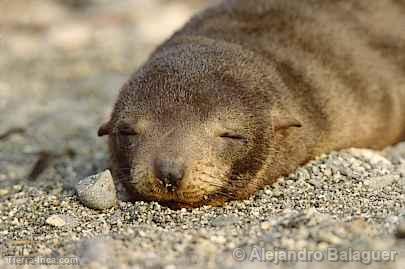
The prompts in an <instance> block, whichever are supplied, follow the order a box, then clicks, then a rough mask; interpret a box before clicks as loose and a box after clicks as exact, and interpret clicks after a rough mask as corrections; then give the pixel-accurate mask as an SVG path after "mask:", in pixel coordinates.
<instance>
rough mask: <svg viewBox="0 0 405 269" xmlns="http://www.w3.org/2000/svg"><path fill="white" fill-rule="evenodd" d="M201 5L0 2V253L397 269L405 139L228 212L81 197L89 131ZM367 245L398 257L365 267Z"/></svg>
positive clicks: (154, 262)
mask: <svg viewBox="0 0 405 269" xmlns="http://www.w3.org/2000/svg"><path fill="white" fill-rule="evenodd" d="M83 3H84V4H83ZM205 5H207V3H205V2H204V1H201V2H200V1H168V0H166V1H164V0H161V1H158V0H132V1H130V0H125V1H124V0H122V1H104V0H99V1H74V0H72V1H62V0H61V1H56V0H54V1H50V0H49V1H48V0H41V1H34V0H31V1H28V0H13V1H7V0H0V10H1V13H2V14H1V16H0V235H1V236H0V253H1V254H2V256H3V257H10V256H11V257H13V256H14V257H15V256H17V257H52V258H55V259H56V258H59V257H65V258H66V257H72V259H71V261H73V262H74V261H76V260H79V261H80V262H81V264H82V265H85V266H88V267H92V268H167V269H169V268H170V269H172V268H190V266H193V267H196V268H266V266H268V265H274V260H273V259H272V256H271V255H268V256H267V262H268V263H265V262H263V260H266V259H265V258H266V256H264V254H266V253H267V254H269V253H270V254H277V255H278V256H277V257H279V258H280V259H282V258H283V257H282V254H283V253H285V252H283V251H284V250H302V249H305V250H306V251H307V254H308V252H311V251H315V252H316V253H318V254H319V255H326V254H327V253H328V251H329V253H330V252H331V251H333V250H335V251H340V252H339V253H341V254H342V256H341V258H340V262H333V261H330V262H329V263H328V262H326V261H323V262H318V261H316V262H315V261H314V262H301V263H296V264H295V263H281V264H280V265H279V266H280V267H281V268H285V267H296V268H361V267H363V266H367V268H403V267H404V265H405V253H404V249H405V240H404V239H403V238H404V237H405V144H403V145H397V146H395V147H392V148H389V149H386V150H385V151H383V152H373V151H368V150H347V151H343V152H335V153H332V154H330V155H325V156H321V157H320V158H319V159H318V160H316V161H314V162H312V163H310V164H308V165H307V166H305V167H303V168H300V169H299V170H298V171H296V172H295V173H294V174H292V175H290V176H289V177H286V178H283V179H280V182H279V183H278V184H276V185H274V186H272V187H267V188H266V189H264V190H262V191H260V192H258V193H257V195H256V196H255V197H252V198H251V199H250V200H247V201H243V202H232V203H229V204H227V205H226V206H224V207H222V208H210V207H203V208H200V209H194V210H178V211H173V210H170V209H167V208H163V207H161V206H159V205H158V204H156V203H142V202H139V203H135V204H133V203H128V202H120V203H119V204H118V205H117V207H115V208H113V209H110V210H105V211H102V212H99V211H95V210H91V209H88V208H86V207H84V206H82V205H81V204H80V202H78V199H77V197H76V194H75V191H74V185H75V184H76V183H77V181H78V180H80V179H82V178H83V177H85V176H87V175H90V174H93V173H96V172H98V171H101V170H103V169H105V168H106V167H107V154H106V146H105V141H104V140H103V139H99V138H97V137H96V130H97V127H98V126H99V124H100V123H101V122H103V120H104V119H106V118H107V116H108V113H109V112H110V109H111V107H112V104H113V101H114V98H115V96H116V95H117V91H118V89H119V87H120V86H121V85H122V83H123V82H124V81H125V80H126V79H127V78H128V76H129V75H130V74H131V73H132V72H133V71H134V70H135V69H136V67H138V66H139V65H140V64H141V63H142V62H143V61H144V60H145V59H146V58H147V56H148V54H149V53H150V52H151V51H152V50H153V48H154V47H155V46H156V45H157V44H159V42H161V41H162V40H164V39H165V38H166V37H167V36H168V35H169V34H170V33H172V32H173V31H174V30H175V29H176V28H178V27H179V26H181V25H182V24H183V23H184V22H185V21H186V20H187V19H188V18H189V17H190V16H191V15H192V14H193V13H194V12H195V11H196V10H198V9H201V8H202V7H203V6H205ZM359 135H361V134H359ZM33 167H36V168H35V169H33ZM350 250H353V251H363V252H362V253H363V259H362V262H363V263H361V262H358V261H357V262H356V261H353V262H350V263H349V262H345V261H346V260H347V259H344V256H343V254H348V253H349V252H350ZM370 250H376V251H377V250H378V251H380V252H376V253H377V254H380V253H382V251H391V252H390V253H389V254H391V255H393V256H392V257H393V258H395V261H389V262H386V263H380V262H374V263H371V264H369V265H365V264H368V261H369V259H367V256H366V255H367V253H369V252H367V251H370ZM277 251H278V252H277ZM377 254H376V255H377ZM352 258H353V259H356V257H352ZM374 258H375V259H374V260H375V261H376V260H378V259H377V258H378V257H377V256H376V257H374ZM315 260H316V259H315ZM319 260H321V259H319ZM323 260H324V259H323ZM14 261H15V260H12V259H11V258H9V259H7V258H3V260H1V261H0V267H1V268H8V267H9V268H14V267H13V266H14V265H13V264H12V263H13V262H14ZM38 267H39V266H38ZM45 267H46V268H51V267H49V266H44V268H45ZM60 267H62V268H65V267H64V266H62V265H60ZM69 267H75V266H69ZM272 268H273V267H272Z"/></svg>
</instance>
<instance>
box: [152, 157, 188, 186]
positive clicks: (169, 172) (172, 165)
mask: <svg viewBox="0 0 405 269" xmlns="http://www.w3.org/2000/svg"><path fill="white" fill-rule="evenodd" d="M154 166H155V167H154V170H155V176H156V177H157V178H158V179H159V180H160V181H161V182H162V183H163V184H164V185H165V187H166V188H167V190H169V191H175V190H176V189H177V187H178V186H179V185H180V182H181V180H182V179H183V177H184V170H185V169H184V163H183V162H182V161H179V160H156V161H155V163H154Z"/></svg>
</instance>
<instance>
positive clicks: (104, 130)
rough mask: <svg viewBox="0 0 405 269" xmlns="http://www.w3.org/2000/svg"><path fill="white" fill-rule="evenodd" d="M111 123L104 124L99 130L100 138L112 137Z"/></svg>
mask: <svg viewBox="0 0 405 269" xmlns="http://www.w3.org/2000/svg"><path fill="white" fill-rule="evenodd" d="M111 130H112V127H111V123H110V122H107V123H104V124H103V125H101V126H100V128H99V129H98V132H97V135H98V136H105V135H110V134H111Z"/></svg>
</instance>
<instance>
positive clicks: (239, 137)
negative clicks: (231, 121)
mask: <svg viewBox="0 0 405 269" xmlns="http://www.w3.org/2000/svg"><path fill="white" fill-rule="evenodd" d="M219 137H221V138H225V139H231V140H239V141H246V140H247V139H246V137H244V136H242V135H240V134H237V133H232V132H225V133H223V134H221V135H220V136H219Z"/></svg>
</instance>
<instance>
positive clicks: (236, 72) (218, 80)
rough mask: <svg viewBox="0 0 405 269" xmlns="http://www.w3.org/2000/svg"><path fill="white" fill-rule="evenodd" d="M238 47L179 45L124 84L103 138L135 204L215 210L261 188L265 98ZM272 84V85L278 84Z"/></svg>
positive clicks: (267, 129)
mask: <svg viewBox="0 0 405 269" xmlns="http://www.w3.org/2000/svg"><path fill="white" fill-rule="evenodd" d="M252 59H253V57H246V53H244V52H242V51H240V48H237V49H235V48H232V47H225V46H218V45H215V44H201V42H199V43H198V44H193V43H190V44H183V45H176V46H172V47H168V48H166V49H164V50H163V51H162V52H160V53H156V54H155V55H154V56H152V57H151V59H150V60H149V61H148V62H147V63H146V64H145V65H144V66H143V67H142V68H141V69H140V70H139V71H138V72H136V73H135V74H134V75H133V76H132V78H131V79H130V80H129V81H128V82H127V83H126V84H125V85H124V86H123V88H122V89H121V92H120V94H119V97H118V100H117V102H116V104H115V107H114V110H113V113H112V116H111V120H110V121H109V122H108V123H106V124H104V125H103V126H102V127H101V128H100V130H99V135H100V136H102V135H109V146H110V152H111V160H112V171H113V175H114V177H115V178H116V179H118V180H119V181H122V182H124V183H125V186H126V187H127V188H128V190H129V191H130V193H131V194H132V195H133V197H134V198H136V199H140V200H147V201H158V202H160V203H163V204H166V205H169V206H171V207H196V206H200V205H203V204H212V205H217V204H221V203H223V202H224V201H228V200H234V199H241V198H246V197H248V195H250V194H251V193H252V192H254V191H255V190H256V189H257V188H258V187H260V186H262V184H263V182H262V181H263V179H262V178H261V176H263V175H264V169H265V168H266V159H267V156H268V155H269V151H270V149H271V137H272V132H273V131H274V126H273V121H272V120H271V119H272V117H271V116H270V115H269V111H270V110H269V103H271V96H269V95H268V92H269V89H263V86H264V85H267V86H269V87H274V86H277V85H274V82H271V83H272V84H269V83H268V81H267V80H268V79H269V78H268V77H266V76H265V75H264V74H262V72H261V71H260V70H258V68H259V67H258V65H257V64H255V63H254V61H253V60H252ZM277 83H278V82H277Z"/></svg>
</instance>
